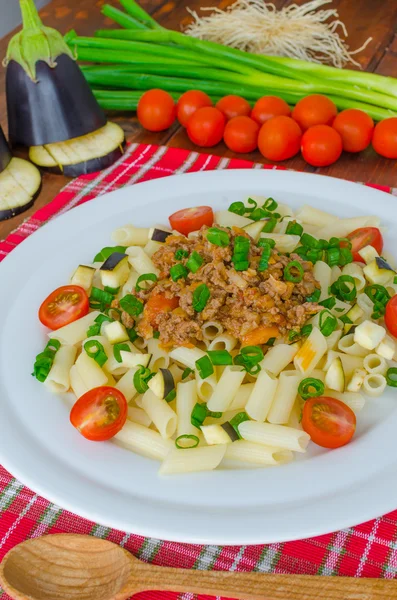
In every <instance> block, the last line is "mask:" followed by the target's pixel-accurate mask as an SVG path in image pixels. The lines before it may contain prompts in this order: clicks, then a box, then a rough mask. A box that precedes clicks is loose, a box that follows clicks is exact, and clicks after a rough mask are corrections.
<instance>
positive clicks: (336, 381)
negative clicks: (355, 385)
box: [325, 356, 345, 392]
mask: <svg viewBox="0 0 397 600" xmlns="http://www.w3.org/2000/svg"><path fill="white" fill-rule="evenodd" d="M325 385H326V386H327V387H328V388H329V389H330V390H335V391H336V392H343V390H344V389H345V372H344V370H343V365H342V361H341V359H340V358H339V356H337V357H336V358H334V360H333V361H332V363H331V364H330V366H329V369H328V371H327V374H326V376H325Z"/></svg>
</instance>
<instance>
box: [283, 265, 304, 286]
mask: <svg viewBox="0 0 397 600" xmlns="http://www.w3.org/2000/svg"><path fill="white" fill-rule="evenodd" d="M304 274H305V272H304V270H303V267H302V265H301V264H300V262H298V261H297V260H292V261H291V262H289V263H288V264H287V265H286V266H285V267H284V279H285V280H286V281H292V283H300V282H301V281H302V279H303V275H304Z"/></svg>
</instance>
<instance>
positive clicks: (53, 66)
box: [5, 0, 106, 146]
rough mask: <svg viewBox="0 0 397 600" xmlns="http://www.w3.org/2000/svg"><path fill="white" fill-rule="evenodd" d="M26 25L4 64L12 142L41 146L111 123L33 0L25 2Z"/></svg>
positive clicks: (11, 42) (66, 47)
mask: <svg viewBox="0 0 397 600" xmlns="http://www.w3.org/2000/svg"><path fill="white" fill-rule="evenodd" d="M20 8H21V13H22V22H23V27H22V31H20V32H19V33H17V34H16V35H15V36H14V37H13V38H12V39H11V41H10V43H9V45H8V50H7V57H6V60H5V65H6V66H7V73H6V94H7V110H8V129H9V138H10V143H11V145H12V146H14V145H16V144H21V145H23V146H39V145H43V144H52V143H55V142H62V141H65V140H69V139H71V138H76V137H81V136H84V135H87V134H89V133H92V132H93V131H96V130H97V129H99V128H101V127H103V126H104V125H105V124H106V117H105V114H104V112H103V110H102V109H101V108H100V106H99V104H98V103H97V101H96V99H95V96H94V94H93V92H92V91H91V89H90V87H89V85H88V83H87V82H86V80H85V78H84V75H83V74H82V72H81V70H80V68H79V66H78V65H77V63H76V62H75V57H74V55H73V53H72V51H71V50H70V48H69V47H68V45H67V43H66V42H65V40H64V39H63V37H62V35H61V34H60V33H59V32H58V31H56V30H55V29H52V28H50V27H45V26H44V25H43V23H42V21H41V19H40V17H39V15H38V12H37V9H36V7H35V5H34V0H20Z"/></svg>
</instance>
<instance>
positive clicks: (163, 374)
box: [148, 369, 175, 399]
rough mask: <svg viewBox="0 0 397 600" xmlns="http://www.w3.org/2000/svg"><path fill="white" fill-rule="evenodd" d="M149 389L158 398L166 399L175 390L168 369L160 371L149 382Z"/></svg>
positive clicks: (172, 378)
mask: <svg viewBox="0 0 397 600" xmlns="http://www.w3.org/2000/svg"><path fill="white" fill-rule="evenodd" d="M148 386H149V388H150V389H151V390H152V392H153V394H155V395H156V396H157V397H158V398H163V399H164V398H166V397H167V396H168V394H170V393H171V392H173V391H174V390H175V381H174V377H173V375H172V373H171V371H170V370H169V369H160V370H159V372H158V373H157V374H156V375H155V376H154V377H153V378H152V379H151V380H150V381H149V383H148Z"/></svg>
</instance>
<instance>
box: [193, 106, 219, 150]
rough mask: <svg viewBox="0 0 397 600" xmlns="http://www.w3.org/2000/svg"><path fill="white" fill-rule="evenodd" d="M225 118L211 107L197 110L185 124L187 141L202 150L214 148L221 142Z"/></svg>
mask: <svg viewBox="0 0 397 600" xmlns="http://www.w3.org/2000/svg"><path fill="white" fill-rule="evenodd" d="M225 122H226V119H225V116H224V114H223V113H221V111H220V110H218V109H217V108H215V107H213V106H205V107H204V108H199V109H198V110H196V112H195V113H194V114H193V115H192V116H191V117H190V119H189V120H188V122H187V134H188V136H189V139H190V140H191V141H192V142H193V144H196V145H197V146H201V147H203V148H209V147H210V146H216V144H219V142H220V141H221V140H222V137H223V132H224V129H225Z"/></svg>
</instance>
